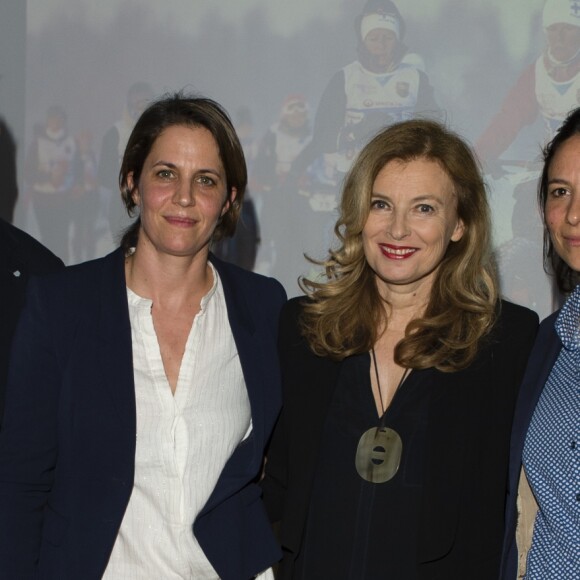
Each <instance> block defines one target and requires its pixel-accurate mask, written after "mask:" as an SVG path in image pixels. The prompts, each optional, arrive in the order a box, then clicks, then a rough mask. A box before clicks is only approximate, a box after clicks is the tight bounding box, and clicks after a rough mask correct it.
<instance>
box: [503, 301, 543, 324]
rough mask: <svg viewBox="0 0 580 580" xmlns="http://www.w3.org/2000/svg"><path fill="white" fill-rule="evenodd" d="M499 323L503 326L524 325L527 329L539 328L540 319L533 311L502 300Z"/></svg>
mask: <svg viewBox="0 0 580 580" xmlns="http://www.w3.org/2000/svg"><path fill="white" fill-rule="evenodd" d="M498 322H499V323H500V324H501V325H502V326H506V325H522V326H524V327H525V328H527V327H534V328H537V326H538V322H539V318H538V315H537V314H536V313H535V312H534V311H533V310H530V309H529V308H526V307H525V306H520V305H519V304H514V303H513V302H509V301H508V300H501V301H500V303H499V314H498Z"/></svg>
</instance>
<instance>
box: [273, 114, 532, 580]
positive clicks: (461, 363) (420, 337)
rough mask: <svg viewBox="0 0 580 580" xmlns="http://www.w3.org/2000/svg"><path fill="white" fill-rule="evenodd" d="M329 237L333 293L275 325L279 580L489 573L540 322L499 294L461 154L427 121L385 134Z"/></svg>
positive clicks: (476, 176)
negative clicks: (516, 414)
mask: <svg viewBox="0 0 580 580" xmlns="http://www.w3.org/2000/svg"><path fill="white" fill-rule="evenodd" d="M335 232H336V235H337V238H338V244H337V248H338V249H336V250H333V251H331V252H330V254H329V256H328V258H327V259H326V260H325V261H324V262H323V266H324V267H325V272H326V278H327V280H326V281H325V282H317V281H313V280H308V279H305V280H303V281H302V282H303V287H304V289H305V291H306V294H307V296H306V297H305V298H300V299H295V300H293V301H291V302H290V303H289V304H288V305H287V307H286V308H285V310H283V314H282V319H281V330H280V339H279V349H280V354H281V364H282V376H283V392H284V407H283V412H282V416H281V418H280V420H279V422H278V425H277V427H276V430H275V432H274V437H273V441H272V444H271V448H270V451H269V454H268V462H267V465H266V477H265V479H264V482H263V488H264V493H265V501H266V505H267V507H268V509H269V512H270V517H271V519H272V520H273V521H280V523H281V527H280V539H281V543H282V548H283V551H284V559H283V560H282V562H281V565H280V570H279V577H281V578H352V579H353V580H354V579H357V580H361V579H365V578H385V577H390V578H404V579H405V580H408V579H413V578H461V577H469V578H470V579H481V580H489V579H490V578H495V577H496V576H497V575H498V573H499V562H500V553H501V545H502V535H503V528H504V504H505V493H506V479H507V465H508V454H509V440H510V429H511V421H512V415H513V410H514V404H515V400H516V396H517V392H518V385H519V383H520V381H521V378H522V374H523V371H524V368H525V363H526V359H527V355H528V352H529V350H530V348H531V345H532V342H533V340H534V336H535V332H536V328H537V316H536V315H535V314H534V313H533V312H531V311H529V310H527V309H525V308H522V307H519V306H515V305H513V304H510V303H507V302H503V301H501V300H500V299H499V297H498V287H497V282H496V278H495V273H494V269H493V265H492V260H491V254H490V247H489V237H490V226H489V210H488V205H487V201H486V193H485V189H484V185H483V182H482V178H481V174H480V170H479V167H478V164H477V162H476V160H475V158H474V156H473V154H472V152H471V150H470V149H469V147H468V146H467V145H466V144H465V143H464V142H463V141H462V139H461V138H459V137H458V136H457V135H456V134H454V133H452V132H450V131H448V130H447V129H446V128H444V127H443V126H441V125H440V124H438V123H434V122H430V121H420V120H415V121H406V122H402V123H399V124H396V125H393V126H391V127H389V128H387V129H385V130H383V131H382V132H381V133H379V134H378V135H377V136H376V137H375V138H374V139H373V140H372V141H371V142H370V143H369V144H368V145H367V146H366V147H365V148H364V149H363V150H362V152H361V154H360V155H359V157H358V158H357V160H356V161H355V163H354V165H353V167H352V169H351V171H350V173H349V174H348V176H347V178H346V181H345V185H344V190H343V195H342V201H341V207H340V217H339V220H338V222H337V225H336V228H335Z"/></svg>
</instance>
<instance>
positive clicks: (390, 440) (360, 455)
mask: <svg viewBox="0 0 580 580" xmlns="http://www.w3.org/2000/svg"><path fill="white" fill-rule="evenodd" d="M402 453H403V442H402V441H401V438H400V437H399V434H398V433H397V432H396V431H393V429H389V428H388V427H382V428H379V427H373V428H372V429H369V430H368V431H365V432H364V433H363V434H362V437H361V438H360V441H359V442H358V447H357V449H356V458H355V465H356V470H357V471H358V474H359V475H360V476H361V477H362V478H363V479H364V480H366V481H370V482H371V483H385V481H389V479H392V478H393V477H394V476H395V474H396V473H397V471H398V469H399V464H400V463H401V454H402Z"/></svg>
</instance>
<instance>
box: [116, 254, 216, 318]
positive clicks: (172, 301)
mask: <svg viewBox="0 0 580 580" xmlns="http://www.w3.org/2000/svg"><path fill="white" fill-rule="evenodd" d="M207 255H208V252H207V251H206V252H199V253H198V254H196V255H195V256H170V255H166V254H164V255H161V254H159V253H157V252H151V251H148V250H147V248H144V247H143V246H142V245H140V244H138V245H137V248H136V249H135V253H134V254H133V255H131V256H129V257H128V258H127V259H126V260H125V277H126V281H127V286H128V287H129V288H130V289H131V290H132V291H133V292H135V293H136V294H138V295H139V296H141V297H143V298H148V299H150V300H153V302H154V303H155V304H158V305H163V306H167V307H174V308H176V309H177V308H180V307H181V306H182V305H183V304H184V303H188V302H190V301H191V300H192V299H198V300H201V298H202V297H203V296H204V295H205V294H206V293H207V292H208V291H209V289H210V288H211V285H212V284H213V275H212V270H211V268H210V266H209V264H208V263H207Z"/></svg>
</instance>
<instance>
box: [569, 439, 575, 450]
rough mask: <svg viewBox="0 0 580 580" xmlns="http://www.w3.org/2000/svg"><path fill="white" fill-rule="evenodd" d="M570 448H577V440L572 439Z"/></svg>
mask: <svg viewBox="0 0 580 580" xmlns="http://www.w3.org/2000/svg"><path fill="white" fill-rule="evenodd" d="M570 449H576V441H572V443H570Z"/></svg>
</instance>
